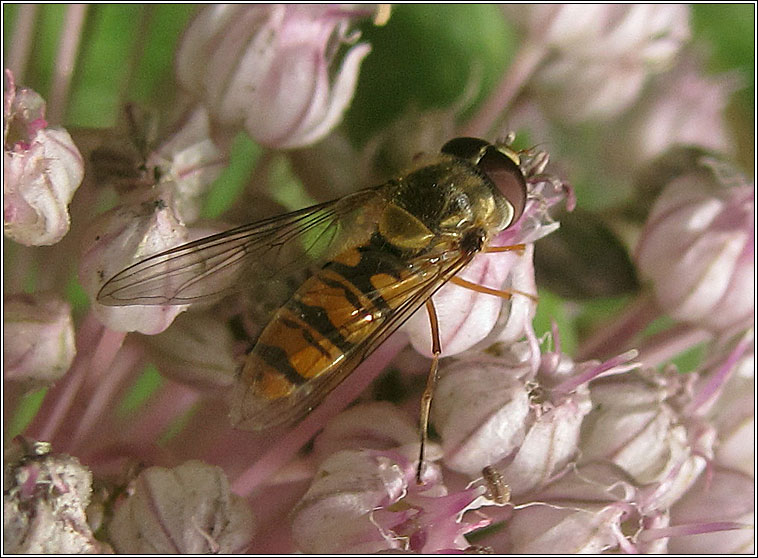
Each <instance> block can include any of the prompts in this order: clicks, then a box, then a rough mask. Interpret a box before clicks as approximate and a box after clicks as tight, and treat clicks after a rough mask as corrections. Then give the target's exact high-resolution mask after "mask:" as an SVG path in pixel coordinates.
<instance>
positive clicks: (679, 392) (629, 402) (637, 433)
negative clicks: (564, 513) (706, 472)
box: [580, 369, 712, 509]
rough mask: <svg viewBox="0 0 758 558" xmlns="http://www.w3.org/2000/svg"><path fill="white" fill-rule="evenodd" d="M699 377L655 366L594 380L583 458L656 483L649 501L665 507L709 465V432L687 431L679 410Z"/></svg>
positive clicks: (582, 442)
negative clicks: (705, 456) (706, 460)
mask: <svg viewBox="0 0 758 558" xmlns="http://www.w3.org/2000/svg"><path fill="white" fill-rule="evenodd" d="M694 379H695V378H694V375H684V374H679V373H678V372H676V371H669V372H667V373H666V374H661V373H659V372H658V371H657V370H652V369H651V370H642V371H634V372H629V373H627V374H621V375H616V376H609V377H607V378H601V379H598V380H595V381H593V382H592V384H591V388H590V397H591V398H592V403H593V406H594V408H593V410H592V412H591V413H590V414H589V415H587V417H586V418H585V420H584V424H583V426H582V441H581V446H580V450H581V462H582V463H588V462H592V461H593V460H603V459H604V460H609V461H611V462H613V463H615V464H616V465H618V466H620V467H621V468H622V469H623V470H624V471H626V473H627V474H629V475H630V477H631V478H633V479H634V480H635V481H636V482H637V483H639V484H653V483H655V485H656V486H657V487H658V492H657V493H655V494H654V495H653V496H651V498H654V500H655V501H654V502H652V501H651V502H650V503H649V504H648V505H650V506H652V507H655V508H657V509H664V508H665V507H666V506H667V505H668V504H670V503H671V502H672V501H674V500H676V498H678V497H679V496H680V495H681V494H682V493H683V492H684V491H685V490H686V489H687V488H688V487H689V486H690V485H691V484H692V482H694V480H695V479H696V478H697V476H698V475H699V474H700V472H701V471H702V470H703V468H704V467H705V459H704V457H703V454H705V455H707V454H709V453H710V449H709V448H708V447H707V445H708V443H709V440H711V439H710V438H709V437H708V436H707V432H706V433H703V436H704V437H702V438H700V437H698V436H699V434H700V433H694V432H690V431H688V426H689V425H688V423H686V422H685V421H684V419H683V417H682V415H681V414H680V413H679V412H678V411H679V407H680V406H681V405H682V401H683V400H686V399H687V398H688V395H687V393H688V391H689V388H690V384H691V381H692V380H694ZM711 443H712V440H711ZM695 444H697V446H695Z"/></svg>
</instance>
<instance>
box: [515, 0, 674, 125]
mask: <svg viewBox="0 0 758 558" xmlns="http://www.w3.org/2000/svg"><path fill="white" fill-rule="evenodd" d="M507 14H508V15H509V17H512V18H513V19H514V20H515V21H516V22H517V23H520V24H521V27H522V29H523V30H524V32H525V34H526V37H527V41H528V42H530V43H532V44H535V45H540V46H541V47H543V48H545V49H547V53H546V56H545V63H544V64H543V66H542V67H541V68H539V69H538V70H537V72H536V75H535V77H534V89H535V92H536V93H537V95H538V96H539V97H540V98H541V99H542V101H543V106H545V107H546V109H547V110H548V111H549V112H551V114H553V115H554V116H555V117H556V118H560V119H562V120H564V121H568V122H581V121H583V120H588V119H597V118H608V117H611V116H614V115H616V114H618V113H620V112H621V111H623V110H624V109H626V108H627V107H629V106H630V105H631V103H632V102H633V101H634V100H635V99H636V98H637V97H638V95H639V93H640V91H641V90H642V86H643V85H644V83H645V81H646V78H647V77H648V75H649V74H650V73H652V72H653V71H656V70H658V71H660V69H663V68H666V67H667V66H668V65H669V63H670V62H671V61H672V60H673V58H674V56H675V55H676V53H677V52H678V51H679V49H680V47H681V45H682V44H683V43H684V42H685V41H686V40H688V39H689V24H688V18H689V11H688V7H687V6H684V5H639V4H637V5H600V4H598V5H590V6H585V5H582V6H579V5H560V6H557V5H545V4H543V5H532V6H523V5H519V6H512V8H511V9H508V11H507Z"/></svg>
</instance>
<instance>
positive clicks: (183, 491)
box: [108, 461, 253, 554]
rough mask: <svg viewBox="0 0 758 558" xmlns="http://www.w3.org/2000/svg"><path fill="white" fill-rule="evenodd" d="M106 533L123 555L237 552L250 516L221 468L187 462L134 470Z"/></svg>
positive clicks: (243, 546)
mask: <svg viewBox="0 0 758 558" xmlns="http://www.w3.org/2000/svg"><path fill="white" fill-rule="evenodd" d="M108 534H109V537H110V539H111V541H112V543H113V547H114V548H115V550H116V552H119V553H123V554H206V553H213V554H219V553H221V554H230V553H240V552H242V551H244V550H245V549H246V548H247V546H248V544H250V540H251V538H252V535H253V517H252V513H251V511H250V509H249V508H248V504H247V502H245V500H243V499H242V498H240V497H239V496H236V495H235V494H232V492H231V491H230V490H229V483H228V481H227V478H226V475H225V474H224V472H223V471H222V470H221V468H219V467H215V466H212V465H206V464H205V463H202V462H201V461H187V462H185V463H183V464H182V465H179V466H178V467H174V468H173V469H164V468H163V467H150V468H149V469H146V470H144V471H143V472H142V473H140V475H139V476H138V477H137V478H136V479H135V480H134V482H133V486H132V489H131V491H130V495H129V497H128V498H127V499H126V501H124V502H123V503H122V504H121V505H120V506H119V507H118V508H117V509H116V511H115V513H114V516H113V520H112V521H111V522H110V524H109V526H108Z"/></svg>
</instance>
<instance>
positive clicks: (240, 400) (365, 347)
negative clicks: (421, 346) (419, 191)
mask: <svg viewBox="0 0 758 558" xmlns="http://www.w3.org/2000/svg"><path fill="white" fill-rule="evenodd" d="M451 250H452V248H451V247H449V246H440V247H439V249H438V250H435V251H434V253H430V254H426V255H425V256H424V257H423V258H419V259H416V260H415V261H411V262H409V264H410V265H409V269H412V271H411V272H410V273H409V274H408V275H407V276H406V277H403V278H402V279H401V280H399V281H398V282H397V283H396V284H395V285H393V286H392V287H390V288H383V289H377V290H375V291H373V292H369V293H365V294H366V297H367V298H368V299H369V300H373V299H374V298H376V297H377V296H381V297H382V298H383V299H384V300H385V301H387V303H388V304H389V305H390V306H391V307H392V308H393V310H392V311H391V312H390V313H389V314H388V315H387V316H386V317H385V319H383V320H382V321H381V322H380V323H379V324H378V325H373V323H372V322H370V321H366V320H364V319H363V315H364V314H363V313H359V314H357V316H356V322H354V323H353V324H349V325H348V327H353V328H355V329H359V328H360V327H364V328H366V329H367V330H368V331H367V332H366V335H365V336H364V340H363V341H362V342H360V343H357V344H355V345H354V346H353V347H352V348H351V349H350V350H349V351H348V352H346V353H345V358H344V359H343V361H342V362H341V364H340V365H339V366H337V367H335V368H333V369H332V370H329V371H328V372H325V373H323V374H321V375H319V376H318V377H316V378H314V379H311V380H309V381H308V382H306V383H305V384H303V385H301V386H299V387H298V388H297V389H296V390H295V391H294V392H293V393H291V394H290V395H288V396H287V397H285V398H281V399H276V400H268V399H265V398H263V397H260V396H258V395H257V394H256V393H255V390H254V389H253V388H252V387H250V386H249V385H247V384H245V383H244V382H240V385H239V386H238V389H237V391H236V392H235V393H234V395H233V401H232V420H233V422H234V423H235V424H236V425H237V426H238V427H240V428H244V429H248V430H263V429H267V428H272V427H276V426H282V425H287V424H292V423H294V422H297V421H299V420H300V419H301V418H303V416H305V415H306V414H307V413H308V412H310V411H311V410H313V409H314V408H315V407H317V406H318V405H319V404H320V403H321V401H323V399H324V397H326V395H327V394H329V392H331V391H332V390H333V389H334V388H336V387H337V386H338V385H339V384H340V383H341V382H342V381H343V380H344V379H345V378H346V377H347V376H348V375H349V374H350V373H351V372H352V371H353V370H354V369H355V368H356V367H357V366H358V365H359V364H360V363H361V362H362V361H363V360H364V359H365V358H366V357H367V356H368V355H369V354H371V353H372V352H373V351H374V350H375V349H376V348H377V347H378V346H379V345H380V344H381V343H382V342H383V341H384V340H385V339H387V338H388V337H389V336H390V335H392V333H394V332H395V331H396V330H397V329H398V328H399V327H400V326H401V325H403V323H405V321H406V320H408V318H410V317H411V316H412V315H413V314H414V313H415V312H416V311H417V310H418V309H419V308H420V307H421V306H423V305H424V303H425V302H426V301H427V300H428V299H429V298H430V297H431V296H432V295H433V294H434V293H435V292H436V291H437V290H438V289H439V288H440V287H442V286H443V285H444V284H445V283H446V282H447V281H449V280H450V279H451V278H452V277H453V276H454V275H455V274H456V273H458V272H459V271H460V270H461V269H463V268H464V267H465V266H466V265H467V264H468V263H469V262H470V261H471V259H472V256H468V255H464V254H459V255H457V254H455V253H453V252H451ZM451 254H453V256H454V257H450V256H451Z"/></svg>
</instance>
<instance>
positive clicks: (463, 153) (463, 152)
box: [440, 138, 490, 163]
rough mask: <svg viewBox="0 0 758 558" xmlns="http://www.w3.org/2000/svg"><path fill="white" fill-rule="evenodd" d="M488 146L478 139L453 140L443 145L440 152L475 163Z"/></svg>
mask: <svg viewBox="0 0 758 558" xmlns="http://www.w3.org/2000/svg"><path fill="white" fill-rule="evenodd" d="M489 145H490V143H489V142H487V141H484V140H483V139H479V138H455V139H451V140H450V141H449V142H447V143H446V144H445V145H443V146H442V149H440V151H442V153H447V154H448V155H455V156H456V157H460V158H461V159H470V160H472V162H474V163H476V162H477V161H478V160H479V157H480V156H481V154H482V151H484V149H485V148H486V147H488V146H489Z"/></svg>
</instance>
